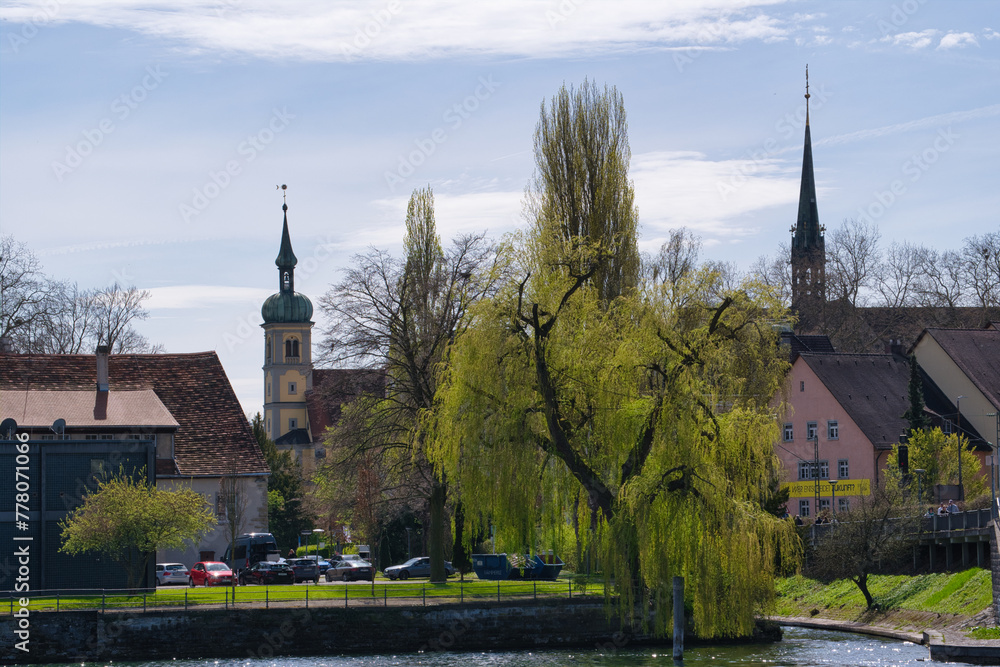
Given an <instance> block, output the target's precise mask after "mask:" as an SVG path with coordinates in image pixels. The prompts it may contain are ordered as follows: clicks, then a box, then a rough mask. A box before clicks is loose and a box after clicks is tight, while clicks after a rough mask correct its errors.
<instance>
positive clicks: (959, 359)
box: [924, 326, 1000, 409]
mask: <svg viewBox="0 0 1000 667" xmlns="http://www.w3.org/2000/svg"><path fill="white" fill-rule="evenodd" d="M924 335H928V336H931V337H932V338H933V339H934V340H935V341H937V343H938V345H940V346H941V349H942V350H944V352H945V354H947V355H948V356H949V357H951V360H952V361H954V362H955V365H956V366H958V367H959V368H960V369H961V370H962V372H963V373H965V375H966V376H967V377H968V378H969V380H971V381H972V383H973V384H974V385H976V388H977V389H979V391H981V392H982V394H983V396H985V397H986V400H988V401H989V402H990V403H992V404H993V407H994V408H998V409H1000V329H997V328H996V327H994V326H991V327H989V328H986V329H927V331H926V332H925V333H924Z"/></svg>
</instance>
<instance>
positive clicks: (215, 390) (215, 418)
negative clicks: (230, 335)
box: [0, 352, 269, 476]
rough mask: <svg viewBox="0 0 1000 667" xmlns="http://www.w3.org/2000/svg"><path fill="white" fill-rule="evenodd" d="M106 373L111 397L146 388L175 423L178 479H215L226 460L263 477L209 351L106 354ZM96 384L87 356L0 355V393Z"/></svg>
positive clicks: (256, 450)
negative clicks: (209, 477) (185, 477)
mask: <svg viewBox="0 0 1000 667" xmlns="http://www.w3.org/2000/svg"><path fill="white" fill-rule="evenodd" d="M108 366H109V380H110V385H111V392H112V393H113V392H115V391H116V390H118V391H122V390H137V389H152V390H153V391H155V392H156V396H157V397H158V398H159V399H160V401H161V402H162V403H163V405H164V406H165V407H166V408H167V410H169V411H170V414H171V415H172V416H173V417H174V419H176V420H177V423H178V424H179V428H178V430H177V433H176V435H175V437H174V456H175V462H176V467H177V473H178V474H180V475H183V476H187V475H222V474H226V473H227V472H229V470H230V466H231V462H232V461H235V462H236V468H237V471H238V472H239V473H241V474H262V473H267V472H269V469H268V466H267V462H266V461H265V460H264V455H263V454H262V453H261V451H260V447H259V446H258V445H257V440H256V439H255V438H254V437H253V433H252V432H251V431H250V425H249V424H248V423H247V419H246V416H245V415H244V414H243V409H242V408H241V407H240V403H239V401H238V400H237V398H236V394H235V392H233V388H232V385H230V384H229V378H228V377H226V372H225V370H224V369H223V368H222V363H221V362H220V361H219V357H218V356H217V355H216V354H215V352H197V353H193V354H127V355H111V356H110V357H109V364H108ZM96 384H97V363H96V360H95V357H94V355H89V354H52V355H18V354H0V391H3V390H5V389H7V390H24V389H34V390H63V391H93V390H94V388H95V387H96ZM158 468H159V466H158Z"/></svg>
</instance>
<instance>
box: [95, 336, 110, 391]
mask: <svg viewBox="0 0 1000 667" xmlns="http://www.w3.org/2000/svg"><path fill="white" fill-rule="evenodd" d="M97 391H101V392H106V391H108V346H107V345H98V346H97Z"/></svg>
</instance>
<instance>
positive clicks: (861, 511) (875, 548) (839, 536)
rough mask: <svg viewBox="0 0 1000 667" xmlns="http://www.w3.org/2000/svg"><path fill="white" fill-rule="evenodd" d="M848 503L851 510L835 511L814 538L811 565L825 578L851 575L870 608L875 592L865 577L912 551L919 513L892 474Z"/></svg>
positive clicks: (849, 577) (816, 572)
mask: <svg viewBox="0 0 1000 667" xmlns="http://www.w3.org/2000/svg"><path fill="white" fill-rule="evenodd" d="M852 503H854V504H853V505H852V506H851V509H850V511H848V512H841V513H839V514H838V515H837V518H838V523H835V524H833V525H832V526H830V528H829V529H828V531H827V532H826V533H825V534H823V535H822V536H821V537H820V538H819V539H818V543H817V546H816V554H815V559H814V562H813V564H812V566H811V568H810V569H811V570H812V572H813V574H815V575H817V576H819V577H820V578H823V579H827V580H834V579H845V578H847V579H850V580H851V581H853V582H854V584H855V585H856V586H857V587H858V590H860V591H861V594H862V595H864V596H865V603H866V604H867V606H868V608H869V609H872V608H873V607H875V598H874V596H873V595H872V593H871V591H870V590H868V577H869V576H871V575H872V574H877V573H878V572H879V571H881V568H882V567H892V566H893V564H895V563H897V562H898V561H900V560H901V559H903V558H905V557H906V556H907V555H908V554H909V553H910V549H911V548H912V546H913V540H914V536H915V534H916V529H917V527H918V525H919V520H920V519H919V515H917V514H915V513H914V512H913V511H911V510H912V508H911V507H910V506H909V504H908V500H907V498H906V495H905V492H904V489H903V488H902V487H900V486H899V485H898V484H896V483H895V480H893V479H890V480H889V481H888V482H886V481H883V482H882V483H881V484H878V485H876V486H874V487H873V488H872V493H871V495H870V496H859V497H857V498H855V499H852Z"/></svg>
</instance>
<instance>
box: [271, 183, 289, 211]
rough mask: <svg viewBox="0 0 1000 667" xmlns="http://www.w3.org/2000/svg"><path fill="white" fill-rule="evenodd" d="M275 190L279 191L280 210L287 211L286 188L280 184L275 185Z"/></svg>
mask: <svg viewBox="0 0 1000 667" xmlns="http://www.w3.org/2000/svg"><path fill="white" fill-rule="evenodd" d="M274 189H275V190H281V208H283V209H285V210H286V211H287V210H288V186H287V185H285V184H284V183H282V184H281V185H275V186H274Z"/></svg>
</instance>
